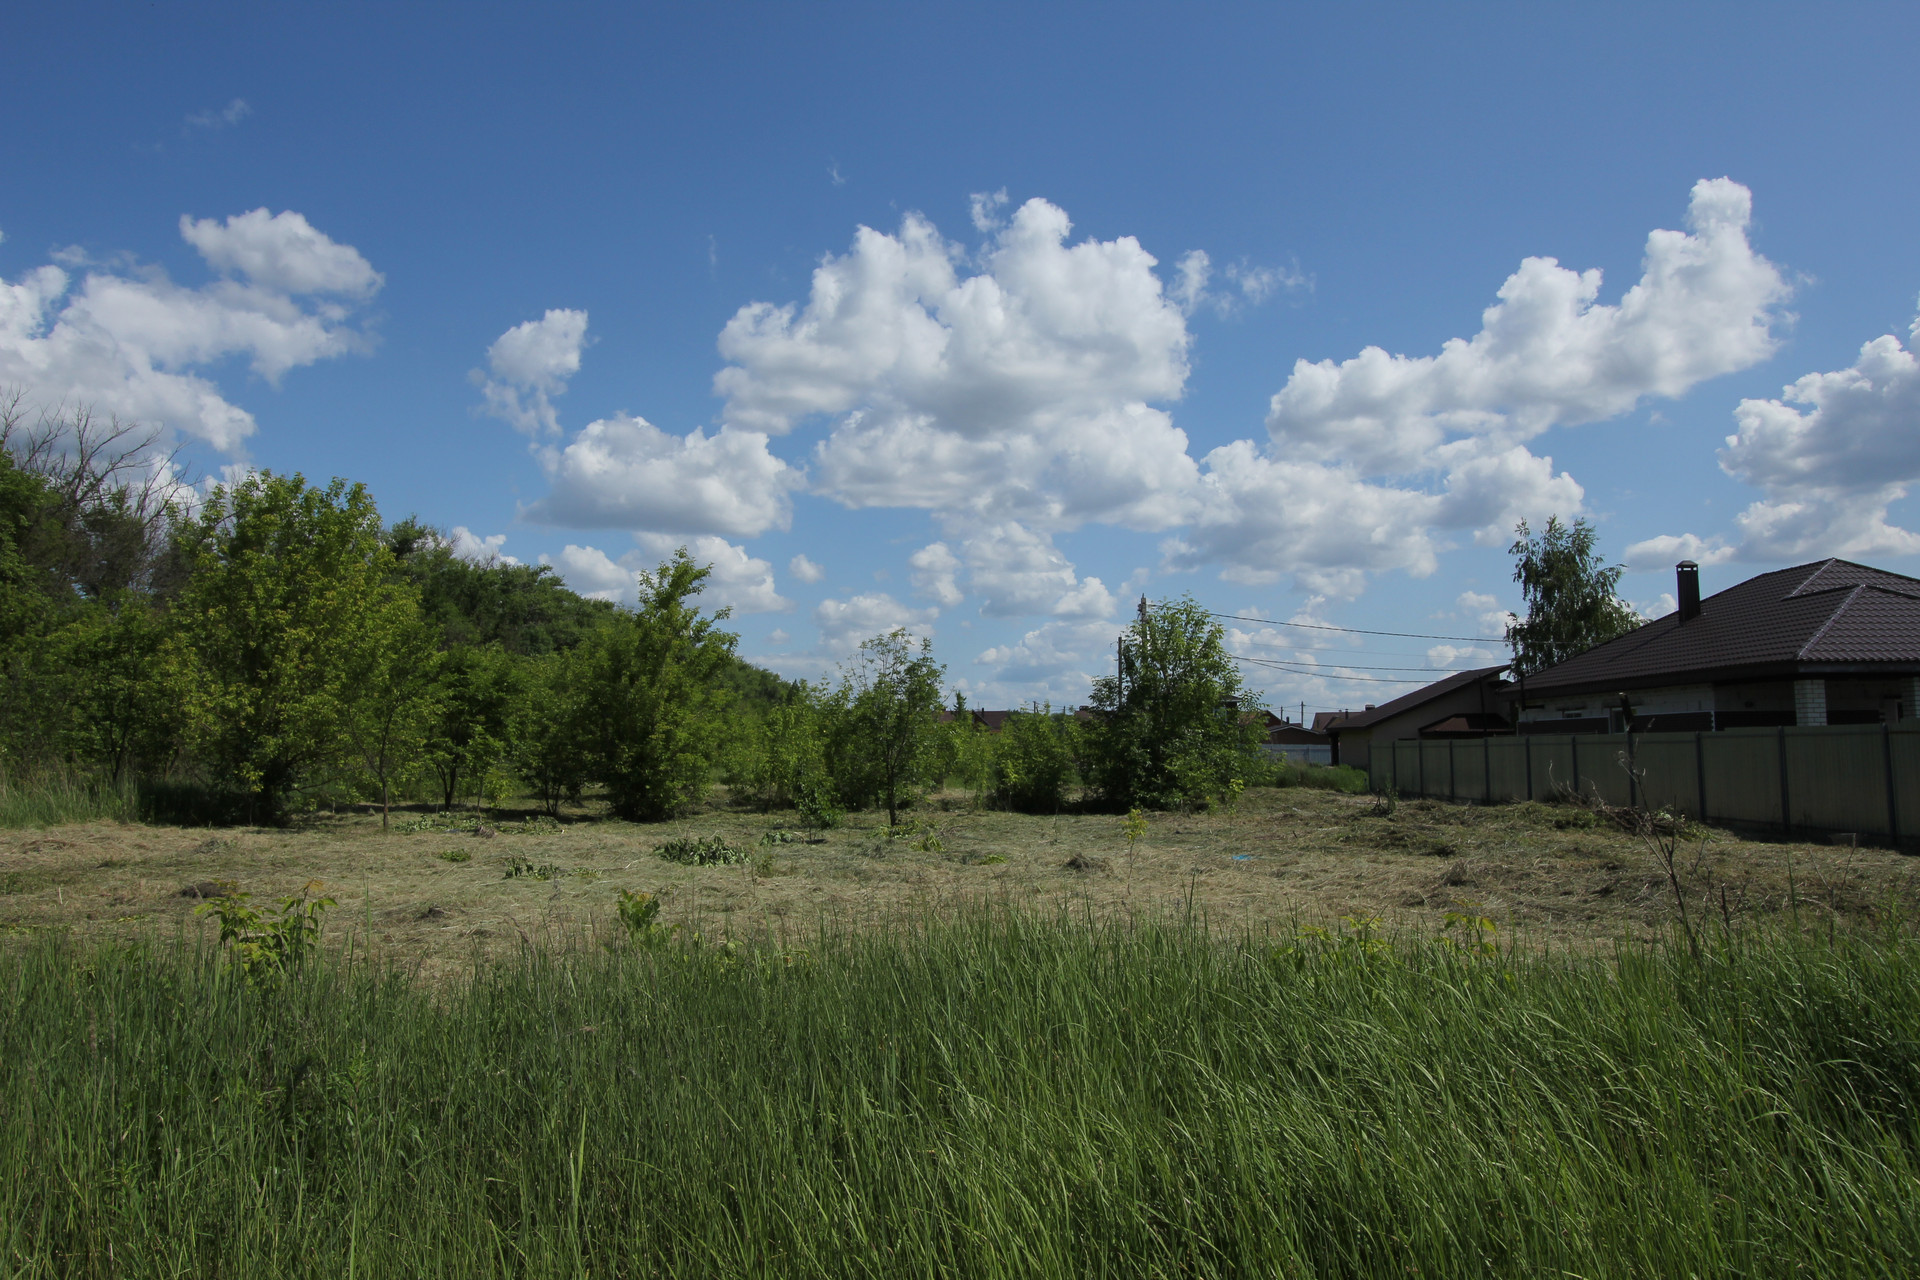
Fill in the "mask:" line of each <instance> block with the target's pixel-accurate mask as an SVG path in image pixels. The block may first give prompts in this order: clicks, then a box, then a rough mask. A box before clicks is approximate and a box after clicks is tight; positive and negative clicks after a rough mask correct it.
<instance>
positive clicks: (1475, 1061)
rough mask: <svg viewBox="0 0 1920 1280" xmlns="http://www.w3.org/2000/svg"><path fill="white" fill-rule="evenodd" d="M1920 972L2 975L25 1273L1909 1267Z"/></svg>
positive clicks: (8, 1199) (13, 1215) (1448, 954)
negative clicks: (428, 980) (253, 979)
mask: <svg viewBox="0 0 1920 1280" xmlns="http://www.w3.org/2000/svg"><path fill="white" fill-rule="evenodd" d="M1917 980H1920V946H1917V945H1916V943H1915V942H1914V940H1913V938H1912V937H1911V935H1910V934H1909V933H1907V932H1906V931H1905V930H1904V929H1900V928H1893V927H1889V928H1887V929H1883V930H1881V931H1878V932H1873V933H1857V932H1841V933H1837V934H1836V935H1835V936H1834V938H1833V939H1832V940H1831V941H1829V940H1828V939H1827V937H1826V936H1825V935H1824V934H1822V933H1818V932H1813V933H1801V934H1796V933H1793V932H1791V931H1786V930H1780V929H1773V928H1767V929H1755V930H1742V931H1736V932H1734V933H1732V934H1728V935H1724V936H1719V937H1716V938H1714V939H1712V940H1711V941H1710V943H1709V945H1708V947H1707V949H1706V951H1705V954H1704V956H1703V957H1702V959H1700V960H1698V961H1696V960H1694V959H1693V958H1691V957H1690V955H1689V954H1688V952H1687V950H1686V948H1685V947H1683V946H1679V945H1659V944H1656V945H1651V946H1648V945H1637V944H1631V943H1622V944H1621V945H1619V946H1618V947H1617V948H1614V949H1612V950H1610V951H1609V952H1608V953H1607V954H1605V955H1601V956H1594V955H1591V954H1586V955H1581V956H1578V957H1572V956H1569V955H1567V954H1565V953H1549V952H1545V951H1535V950H1529V949H1525V948H1521V949H1518V950H1515V949H1511V948H1506V949H1502V948H1495V947H1490V946H1486V945H1483V944H1482V942H1481V940H1480V938H1479V937H1477V936H1476V935H1475V933H1474V931H1472V930H1468V931H1467V932H1466V934H1465V935H1464V936H1462V937H1461V938H1459V940H1458V941H1457V942H1455V943H1453V944H1451V945H1450V944H1449V943H1448V942H1446V941H1434V940H1431V939H1419V938H1415V937H1411V936H1406V937H1397V938H1391V937H1383V936H1381V935H1379V934H1378V933H1374V932H1371V931H1367V930H1359V931H1355V930H1352V929H1344V930H1339V929H1336V930H1332V931H1327V932H1325V933H1320V932H1316V931H1312V930H1309V931H1305V932H1303V933H1300V934H1296V935H1292V936H1288V937H1286V938H1283V939H1276V938H1273V937H1268V936H1258V937H1256V936H1249V935H1244V934H1242V935H1237V936H1236V935H1223V934H1214V933H1209V932H1207V931H1205V930H1203V929H1201V928H1200V927H1199V926H1197V925H1196V924H1193V923H1191V922H1188V921H1186V920H1173V921H1163V922H1158V923H1154V922H1147V921H1134V922H1126V921H1119V920H1113V921H1108V922H1104V923H1103V922H1101V921H1099V920H1098V919H1095V918H1093V917H1092V916H1090V915H1088V914H1087V913H1085V912H1064V913H1058V914H1046V913H1037V912H1022V911H1016V910H1011V909H992V908H982V909H978V910H974V911H969V912H961V913H959V914H957V915H955V916H951V917H947V918H938V919H936V918H932V917H928V916H924V915H921V916H916V915H906V916H902V917H900V918H898V919H896V920H895V921H894V922H893V923H892V924H891V925H890V926H889V927H887V928H884V929H864V930H862V929H824V930H821V931H819V932H816V933H813V934H809V935H807V936H805V937H804V938H795V939H792V940H790V942H789V945H787V946H785V947H776V946H755V945H736V946H725V945H717V944H714V943H711V942H707V941H702V942H700V943H698V944H691V943H688V942H686V941H684V940H680V939H676V940H675V941H673V942H671V943H665V944H659V945H654V946H642V945H636V944H634V943H632V942H629V941H627V940H625V939H623V938H622V937H621V936H620V935H619V934H618V933H617V932H614V931H606V930H603V931H601V932H599V933H598V934H592V935H588V934H581V935H577V936H571V937H555V938H552V939H549V940H547V941H546V943H545V944H544V945H536V946H532V947H528V948H525V949H523V950H522V951H521V952H519V953H518V954H516V955H514V956H512V957H511V958H508V959H505V960H501V961H498V962H494V963H491V964H487V965H483V966H480V967H478V968H476V969H475V970H473V971H472V972H471V974H470V975H469V979H468V980H467V981H465V982H463V983H461V984H458V985H456V986H450V987H442V988H437V989H436V988H432V987H428V986H425V985H423V984H420V983H417V982H412V981H408V980H406V979H405V978H404V977H402V976H400V975H398V974H397V973H396V972H395V971H394V970H393V969H392V968H391V967H390V966H388V965H386V964H383V963H379V962H369V961H368V960H366V959H365V958H364V957H361V956H359V955H351V954H348V953H346V952H341V951H334V952H323V953H322V956H321V958H320V959H319V960H317V961H316V962H315V963H314V964H312V965H311V966H310V967H308V968H306V969H304V970H302V971H300V972H298V973H296V974H295V975H294V976H293V977H292V978H291V979H290V980H289V981H287V982H285V983H284V984H282V985H279V986H277V987H275V986H271V985H269V986H262V985H260V984H255V983H250V982H247V981H244V980H242V979H241V978H240V977H238V976H237V975H236V973H235V971H234V970H233V969H231V968H230V967H227V966H225V965H223V964H222V963H221V962H220V961H219V959H218V957H217V956H216V954H214V953H213V952H212V951H211V950H210V949H209V948H208V947H206V946H205V945H204V944H198V943H196V942H194V941H193V940H191V939H184V938H172V939H169V938H150V939H146V940H141V941H134V942H124V941H104V940H103V941H86V940H81V939H76V938H73V937H70V936H54V935H48V936H42V937H39V938H36V939H34V940H33V941H32V942H31V943H29V944H27V945H24V946H16V947H13V948H9V949H8V950H6V951H5V953H4V955H0V1000H4V1006H3V1007H0V1098H4V1100H5V1107H6V1122H5V1124H4V1126H0V1160H4V1163H5V1167H6V1168H7V1169H9V1170H10V1171H11V1173H10V1176H9V1177H8V1178H7V1179H5V1180H4V1185H0V1269H4V1270H5V1272H6V1273H7V1274H9V1275H17V1276H55V1275H59V1276H80V1275H86V1276H93V1275H99V1276H108V1275H113V1276H123V1275H124V1276H131V1275H143V1276H144V1275H155V1276H159V1275H165V1276H189V1275H191V1276H216V1275H226V1276H250V1277H252V1276H261V1277H264V1276H282V1275H285V1276H327V1277H338V1276H353V1275H367V1276H416V1275H417V1276H495V1275H499V1276H569V1277H571V1276H608V1277H613V1276H656V1275H698V1276H709V1275H727V1276H731V1275H742V1276H783V1277H784V1276H833V1277H839V1276H857V1275H871V1276H888V1277H891V1276H900V1275H969V1276H976V1275H977V1276H1000V1275H1006V1276H1056V1275H1058V1276H1067V1275H1074V1276H1083V1275H1115V1276H1133V1275H1161V1276H1173V1275H1182V1276H1187V1275H1191V1276H1215V1275H1219V1276H1395V1277H1399V1276H1406V1275H1421V1276H1486V1275H1499V1276H1542V1275H1578V1276H1586V1277H1599V1276H1677V1275H1702V1276H1704V1275H1781V1276H1787V1275H1818V1276H1852V1275H1861V1276H1902V1275H1912V1274H1914V1273H1915V1271H1916V1269H1920V1153H1917V1152H1916V1138H1917V1137H1920V1134H1916V1127H1915V1111H1914V1106H1915V1102H1916V1099H1917V1098H1920V1059H1917V1057H1916V1049H1915V1045H1916V1043H1920V981H1917Z"/></svg>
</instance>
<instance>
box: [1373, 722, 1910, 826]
mask: <svg viewBox="0 0 1920 1280" xmlns="http://www.w3.org/2000/svg"><path fill="white" fill-rule="evenodd" d="M1369 774H1370V776H1371V779H1372V784H1373V789H1374V790H1375V791H1386V790H1388V789H1390V788H1391V789H1397V790H1398V791H1399V793H1400V794H1401V795H1406V796H1431V797H1434V798H1436V799H1443V800H1454V801H1479V802H1481V803H1485V804H1496V803H1503V802H1507V801H1514V800H1547V799H1552V798H1554V797H1555V796H1561V795H1566V794H1567V793H1569V792H1579V793H1580V794H1582V795H1589V796H1591V795H1595V794H1597V795H1598V796H1599V797H1600V798H1601V799H1602V800H1605V801H1606V802H1607V803H1608V804H1615V805H1644V806H1646V807H1649V808H1656V809H1658V808H1666V809H1671V810H1674V811H1676V812H1680V813H1685V814H1688V815H1690V816H1693V817H1696V818H1699V819H1701V820H1703V821H1707V822H1720V823H1730V824H1736V825H1741V826H1750V827H1756V828H1763V829H1766V830H1770V831H1774V832H1778V833H1782V834H1790V835H1804V836H1811V837H1818V836H1823V835H1830V834H1838V833H1843V832H1853V833H1855V834H1857V835H1859V836H1860V837H1862V838H1870V839H1873V840H1876V841H1882V842H1886V841H1894V842H1902V841H1914V840H1920V722H1913V723H1902V724H1897V725H1821V726H1809V727H1807V728H1792V729H1723V730H1721V731H1720V732H1718V733H1604V734H1603V733H1570V734H1545V733H1541V734H1526V735H1523V736H1520V737H1510V738H1478V739H1475V738H1449V739H1443V740H1434V739H1418V738H1408V739H1402V740H1400V741H1397V742H1382V743H1376V744H1375V745H1374V748H1373V751H1372V753H1371V762H1370V767H1369Z"/></svg>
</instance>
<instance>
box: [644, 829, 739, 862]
mask: <svg viewBox="0 0 1920 1280" xmlns="http://www.w3.org/2000/svg"><path fill="white" fill-rule="evenodd" d="M653 852H654V855H655V856H656V857H661V858H665V859H666V860H667V861H668V862H678V863H680V864H681V865H682V866H688V867H717V866H727V865H730V864H732V863H737V862H745V861H746V860H747V857H748V854H747V851H746V850H745V849H742V848H741V847H740V846H739V845H736V844H729V843H728V842H727V841H726V840H724V839H722V838H721V837H719V836H678V837H675V838H674V839H672V840H669V841H667V842H666V843H665V844H663V845H659V846H657V847H655V849H654V851H653Z"/></svg>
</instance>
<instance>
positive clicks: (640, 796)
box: [578, 547, 736, 822]
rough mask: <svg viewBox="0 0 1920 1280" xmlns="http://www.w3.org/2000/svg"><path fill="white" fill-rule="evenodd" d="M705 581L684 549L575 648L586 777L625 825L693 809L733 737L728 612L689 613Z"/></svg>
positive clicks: (643, 578)
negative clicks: (588, 732) (586, 731)
mask: <svg viewBox="0 0 1920 1280" xmlns="http://www.w3.org/2000/svg"><path fill="white" fill-rule="evenodd" d="M711 573H712V569H711V568H710V567H706V566H701V565H696V564H695V563H694V562H693V558H692V557H691V556H690V555H688V554H687V550H686V548H685V547H682V548H681V549H680V550H679V551H678V552H676V553H675V555H674V558H673V559H672V560H671V561H669V562H667V563H665V564H663V565H661V566H660V568H659V570H658V571H657V572H654V573H645V572H643V573H641V574H640V603H639V607H638V608H637V609H636V610H635V611H634V612H633V613H632V614H631V615H628V616H624V617H621V618H619V619H618V620H616V621H615V622H613V623H611V624H609V625H608V626H606V627H604V628H602V629H601V630H600V631H599V632H597V633H595V635H594V636H593V637H592V638H591V639H590V640H589V641H587V642H586V644H584V645H583V646H582V647H581V662H582V666H581V669H580V671H579V675H578V679H579V683H580V685H581V689H582V693H583V695H584V697H585V698H586V700H587V703H588V704H589V705H590V706H591V707H592V714H591V716H590V717H588V719H587V723H588V725H589V726H590V727H591V728H592V730H593V731H594V734H595V737H594V753H593V755H592V757H591V766H590V767H591V771H592V776H594V777H596V778H597V779H598V780H599V781H600V782H601V783H603V784H604V785H605V786H606V789H607V799H608V803H609V804H610V805H611V806H612V809H613V812H614V813H615V814H616V815H617V816H619V817H622V818H626V819H628V820H630V821H636V822H658V821H661V820H664V819H667V818H671V817H675V816H676V815H679V814H681V813H684V812H686V811H687V810H688V809H690V808H691V807H693V805H695V804H697V803H698V802H699V801H700V799H701V798H702V797H703V796H704V795H705V794H706V791H707V787H708V784H709V782H710V780H711V778H712V777H713V774H714V770H715V768H716V767H717V766H718V765H719V763H720V761H721V758H722V756H723V755H724V754H725V752H726V750H727V748H728V746H729V745H730V740H731V738H732V736H733V734H734V732H735V725H734V722H733V719H732V717H730V716H729V715H728V712H729V711H730V710H731V709H732V705H733V701H734V698H733V695H732V691H731V690H730V689H729V688H728V686H727V683H726V677H727V673H728V672H729V670H730V669H731V668H732V666H733V662H734V657H733V646H734V643H735V640H736V637H735V636H734V635H732V634H731V633H730V632H726V631H722V630H720V629H719V626H718V624H719V623H720V622H721V621H723V620H725V619H726V617H727V616H728V613H729V611H728V610H725V609H722V610H720V611H719V612H718V613H715V614H711V615H708V614H702V613H701V612H700V611H699V610H698V609H696V608H695V607H694V605H693V599H694V597H695V596H697V595H698V594H699V593H700V591H701V589H702V587H703V586H704V584H705V582H706V580H707V578H708V577H709V576H710V575H711Z"/></svg>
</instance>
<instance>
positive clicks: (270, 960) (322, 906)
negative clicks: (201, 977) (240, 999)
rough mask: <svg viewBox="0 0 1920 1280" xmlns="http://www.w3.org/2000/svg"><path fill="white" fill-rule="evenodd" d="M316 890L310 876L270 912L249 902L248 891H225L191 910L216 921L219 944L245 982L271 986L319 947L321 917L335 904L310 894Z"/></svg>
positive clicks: (319, 886)
mask: <svg viewBox="0 0 1920 1280" xmlns="http://www.w3.org/2000/svg"><path fill="white" fill-rule="evenodd" d="M320 889H321V884H320V882H319V881H318V880H309V881H308V882H307V884H306V887H305V888H303V889H301V890H300V892H299V893H296V894H291V895H289V896H287V897H284V898H282V899H280V905H279V908H278V909H277V910H269V911H262V910H260V909H259V908H257V907H250V906H248V905H247V899H248V897H249V896H250V895H248V894H244V893H228V894H225V895H223V896H221V897H218V898H214V899H212V900H211V901H208V902H205V903H202V904H201V905H200V906H198V907H195V908H194V914H195V915H202V916H204V915H212V916H214V917H215V918H216V919H218V920H219V921H220V945H221V946H223V947H225V948H227V954H228V955H229V956H230V957H232V959H233V962H234V964H235V965H236V966H237V967H238V968H239V970H240V972H241V973H243V974H245V975H246V977H247V980H248V981H250V982H254V983H257V984H259V985H262V986H274V985H277V984H278V983H280V982H281V981H282V980H284V979H285V978H286V976H287V974H288V973H289V972H290V971H291V970H293V969H295V968H297V967H299V965H300V964H301V962H302V961H304V960H305V959H306V958H307V955H308V953H309V952H311V951H312V950H313V949H314V948H315V947H316V946H318V945H319V942H320V917H321V916H323V915H325V914H326V911H327V908H328V907H331V906H332V905H334V901H333V899H332V898H316V897H312V896H310V895H313V894H317V893H318V892H319V891H320Z"/></svg>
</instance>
